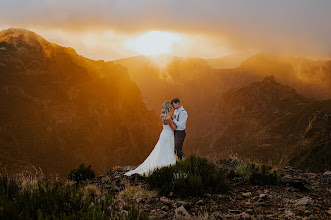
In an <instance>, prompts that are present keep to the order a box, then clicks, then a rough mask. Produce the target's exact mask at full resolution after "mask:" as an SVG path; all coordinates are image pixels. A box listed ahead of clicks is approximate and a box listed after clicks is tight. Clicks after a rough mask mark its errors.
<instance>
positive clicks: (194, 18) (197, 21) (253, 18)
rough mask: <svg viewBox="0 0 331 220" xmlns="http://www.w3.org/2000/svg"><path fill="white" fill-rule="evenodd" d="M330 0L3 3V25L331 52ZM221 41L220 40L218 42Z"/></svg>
mask: <svg viewBox="0 0 331 220" xmlns="http://www.w3.org/2000/svg"><path fill="white" fill-rule="evenodd" d="M330 20H331V1H329V0H319V1H312V0H291V1H288V0H277V1H274V0H250V1H247V0H241V1H240V0H231V1H225V0H200V1H198V0H176V1H175V0H158V1H155V0H113V1H109V0H108V1H107V0H93V1H87V0H86V1H82V0H70V1H64V0H56V1H55V0H48V1H46V0H44V1H42V0H29V1H24V0H2V1H1V2H0V27H1V26H21V27H33V28H35V29H43V30H55V29H56V30H61V31H64V32H70V33H74V32H77V33H83V32H86V31H89V32H95V33H98V32H104V31H105V30H106V31H108V30H113V31H114V32H116V33H118V34H119V35H123V36H124V35H126V36H128V35H130V34H131V35H133V34H137V33H139V32H143V31H149V30H160V31H172V32H178V33H182V34H188V35H192V36H203V37H208V38H210V39H211V41H212V42H213V43H215V44H218V45H219V46H221V45H227V46H228V47H229V48H232V49H234V50H240V49H251V48H259V49H261V50H266V51H271V52H276V53H297V54H305V55H312V56H315V55H316V56H319V55H321V56H330V55H331V54H330V53H331V40H330V39H331V28H329V21H330ZM218 39H219V40H218Z"/></svg>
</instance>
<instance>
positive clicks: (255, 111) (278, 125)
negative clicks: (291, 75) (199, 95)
mask: <svg viewBox="0 0 331 220" xmlns="http://www.w3.org/2000/svg"><path fill="white" fill-rule="evenodd" d="M318 111H331V100H314V99H311V98H306V97H304V96H302V95H300V94H298V93H297V92H296V90H295V89H293V88H291V87H289V86H288V85H283V84H281V83H279V82H277V81H276V80H275V77H274V76H273V75H270V76H266V77H265V78H264V79H263V80H262V81H260V82H254V83H252V84H250V85H247V86H244V87H241V88H233V89H231V90H229V91H227V92H225V93H224V94H222V96H221V97H220V98H219V101H218V113H217V117H216V118H215V124H214V127H213V128H212V129H210V131H209V132H208V133H207V134H205V135H204V136H203V137H202V138H201V143H200V144H202V143H204V144H205V149H204V151H203V152H202V151H200V152H201V153H202V154H203V155H205V156H207V157H210V158H213V157H215V155H217V157H218V158H222V157H225V158H226V157H227V156H228V155H229V154H231V153H235V154H238V155H240V156H241V157H247V158H249V159H253V160H259V161H261V162H263V163H270V164H273V165H276V166H285V165H287V164H289V162H290V161H291V160H293V158H294V157H296V158H297V157H298V154H303V155H306V156H305V161H306V162H302V158H301V159H300V161H301V162H299V163H301V164H302V163H304V164H305V165H306V166H301V168H302V169H305V170H313V171H323V170H327V169H328V168H329V167H330V165H331V161H330V159H329V158H327V157H326V155H330V153H331V151H330V147H323V149H320V150H319V151H318V150H316V149H315V151H314V152H311V151H310V150H311V149H312V146H309V147H308V150H307V149H306V150H305V152H302V150H301V148H302V147H301V143H302V138H303V135H304V134H305V131H306V129H307V127H309V126H311V125H309V119H310V118H311V117H312V115H314V114H316V112H318ZM328 123H329V122H328ZM326 129H329V130H328V131H329V132H330V127H328V128H326ZM323 140H324V139H323ZM320 141H322V139H320V138H315V139H313V140H312V142H311V143H314V144H317V143H319V142H320ZM308 154H309V156H308ZM307 157H308V158H307ZM317 158H319V161H316V162H315V163H311V164H308V163H307V161H311V160H313V159H317ZM296 160H298V158H297V159H296ZM292 163H293V164H294V162H293V161H292Z"/></svg>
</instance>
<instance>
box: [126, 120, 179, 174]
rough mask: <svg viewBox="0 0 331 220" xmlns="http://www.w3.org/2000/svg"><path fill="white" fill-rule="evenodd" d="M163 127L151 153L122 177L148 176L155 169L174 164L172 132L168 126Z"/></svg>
mask: <svg viewBox="0 0 331 220" xmlns="http://www.w3.org/2000/svg"><path fill="white" fill-rule="evenodd" d="M162 125H163V130H162V131H161V134H160V137H159V140H158V142H157V143H156V145H155V147H154V149H153V151H152V152H151V153H150V154H149V156H148V157H147V158H146V159H145V161H144V162H143V163H142V164H140V165H139V166H138V167H137V168H136V169H134V170H130V171H128V172H126V173H124V175H126V176H131V175H132V174H134V173H138V174H140V175H143V174H145V175H146V176H149V175H150V174H152V171H153V170H154V169H155V168H157V167H163V166H168V165H172V164H175V163H176V154H175V153H174V148H175V142H174V131H173V130H172V129H171V127H170V126H169V125H165V124H162Z"/></svg>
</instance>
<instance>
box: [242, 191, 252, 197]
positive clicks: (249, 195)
mask: <svg viewBox="0 0 331 220" xmlns="http://www.w3.org/2000/svg"><path fill="white" fill-rule="evenodd" d="M241 195H243V196H245V197H251V196H252V193H251V192H246V193H241Z"/></svg>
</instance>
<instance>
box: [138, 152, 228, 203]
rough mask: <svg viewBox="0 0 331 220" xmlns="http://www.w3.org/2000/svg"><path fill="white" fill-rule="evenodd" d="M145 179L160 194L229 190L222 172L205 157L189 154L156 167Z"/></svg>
mask: <svg viewBox="0 0 331 220" xmlns="http://www.w3.org/2000/svg"><path fill="white" fill-rule="evenodd" d="M144 178H145V181H146V182H147V183H148V184H149V185H150V186H151V187H152V188H155V189H157V190H158V191H159V193H160V194H161V195H168V194H169V193H170V192H173V193H175V194H177V195H179V196H183V197H186V196H198V195H200V196H201V195H204V194H205V193H211V194H212V193H222V192H226V191H228V190H229V184H228V181H227V179H226V178H225V177H224V175H223V173H222V172H221V171H220V170H219V169H217V168H216V166H215V165H214V164H213V163H211V162H210V161H208V160H207V159H206V158H201V157H198V156H196V155H194V154H191V155H190V157H187V158H186V159H185V160H182V161H178V162H177V163H176V164H174V165H169V166H165V167H161V168H156V169H155V170H154V171H153V172H152V174H151V175H149V176H147V175H144Z"/></svg>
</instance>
